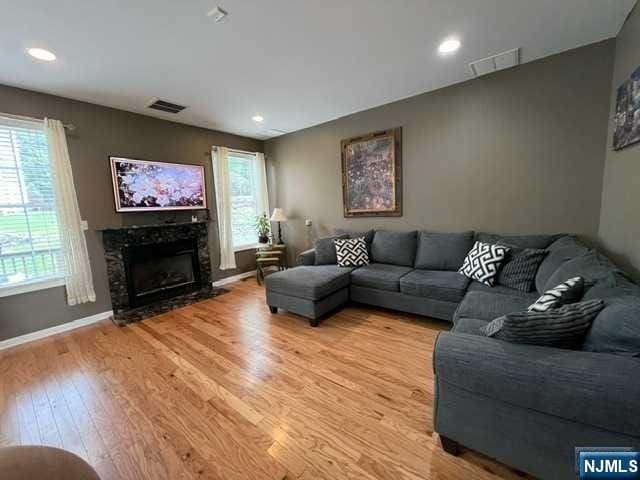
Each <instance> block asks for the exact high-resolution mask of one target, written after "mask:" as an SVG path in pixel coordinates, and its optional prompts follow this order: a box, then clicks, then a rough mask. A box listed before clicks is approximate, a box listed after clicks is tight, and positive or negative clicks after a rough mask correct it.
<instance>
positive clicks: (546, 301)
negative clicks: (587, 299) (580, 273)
mask: <svg viewBox="0 0 640 480" xmlns="http://www.w3.org/2000/svg"><path fill="white" fill-rule="evenodd" d="M583 292H584V280H583V279H582V277H574V278H570V279H569V280H567V281H566V282H562V283H561V284H560V285H558V286H557V287H553V288H552V289H551V290H547V291H546V292H544V293H543V294H542V296H541V297H540V298H538V300H536V301H535V302H534V303H532V304H531V305H530V306H529V311H530V312H546V311H547V310H551V309H552V308H558V307H561V306H562V305H565V304H567V303H575V302H577V301H579V300H580V299H581V298H582V294H583Z"/></svg>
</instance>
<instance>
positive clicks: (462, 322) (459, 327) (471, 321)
mask: <svg viewBox="0 0 640 480" xmlns="http://www.w3.org/2000/svg"><path fill="white" fill-rule="evenodd" d="M487 323H488V322H487V321H485V320H479V319H477V318H467V317H465V318H460V319H459V320H458V321H457V322H456V324H455V325H454V326H453V328H452V329H451V331H452V332H455V333H467V334H469V335H482V331H481V329H482V328H484V327H485V326H486V325H487Z"/></svg>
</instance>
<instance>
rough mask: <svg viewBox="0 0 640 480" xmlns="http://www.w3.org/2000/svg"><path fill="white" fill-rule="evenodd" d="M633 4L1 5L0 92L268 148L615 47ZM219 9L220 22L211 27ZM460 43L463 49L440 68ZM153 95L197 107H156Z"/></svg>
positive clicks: (418, 0) (368, 0)
mask: <svg viewBox="0 0 640 480" xmlns="http://www.w3.org/2000/svg"><path fill="white" fill-rule="evenodd" d="M634 3H635V0H322V1H320V0H209V1H207V0H100V1H98V0H57V1H55V2H52V1H51V0H19V1H17V0H0V12H2V13H1V15H0V83H3V84H7V85H13V86H18V87H23V88H28V89H32V90H38V91H42V92H47V93H53V94H56V95H62V96H65V97H70V98H75V99H78V100H85V101H88V102H93V103H97V104H101V105H107V106H111V107H116V108H120V109H123V110H129V111H132V112H138V113H144V114H147V115H151V116H155V117H160V118H166V119H170V120H173V121H177V122H182V123H187V124H192V125H199V126H202V127H208V128H213V129H218V130H223V131H227V132H232V133H238V134H242V135H247V136H251V137H256V138H268V137H272V136H276V135H277V134H276V133H273V132H270V131H269V129H279V130H284V131H294V130H299V129H302V128H305V127H309V126H312V125H316V124H318V123H322V122H325V121H328V120H331V119H334V118H337V117H341V116H344V115H347V114H350V113H353V112H357V111H360V110H364V109H367V108H370V107H374V106H376V105H381V104H384V103H388V102H391V101H394V100H398V99H401V98H405V97H409V96H412V95H415V94H419V93H422V92H426V91H429V90H434V89H436V88H440V87H443V86H446V85H450V84H453V83H457V82H462V81H464V80H467V79H469V78H471V73H470V70H469V67H468V63H469V62H471V61H473V60H477V59H480V58H483V57H487V56H489V55H492V54H494V53H498V52H502V51H505V50H509V49H511V48H516V47H522V61H523V62H529V61H531V60H535V59H537V58H541V57H545V56H548V55H551V54H554V53H558V52H561V51H563V50H568V49H571V48H575V47H578V46H581V45H586V44H589V43H592V42H597V41H599V40H603V39H606V38H610V37H612V36H615V35H616V34H617V33H618V31H619V30H620V27H621V26H622V23H623V21H624V19H625V17H626V16H627V14H628V13H629V11H630V10H631V8H632V6H633V4H634ZM217 4H219V5H220V6H221V7H222V8H224V9H225V10H227V11H228V12H229V15H228V17H226V18H225V19H224V20H223V21H221V22H220V23H215V22H214V21H213V20H212V19H211V18H209V17H207V16H206V13H207V12H208V11H209V10H211V9H212V8H213V7H215V6H216V5H217ZM451 35H455V36H457V37H459V38H460V40H461V41H462V48H461V49H460V51H459V52H458V53H457V54H456V55H453V56H450V57H447V58H442V57H439V56H438V54H437V53H436V50H437V47H438V44H439V43H440V42H441V41H442V40H443V39H444V38H445V37H448V36H451ZM34 46H37V47H44V48H47V49H50V50H52V51H53V52H54V53H55V54H56V55H57V56H58V60H57V61H55V62H53V63H50V64H49V63H44V62H41V61H36V60H34V59H32V58H31V57H29V56H28V55H26V54H25V50H26V49H27V48H29V47H34ZM153 97H160V98H162V99H166V100H169V101H174V102H177V103H182V104H184V105H187V106H188V107H189V108H188V109H187V110H185V111H184V112H182V113H180V114H178V115H172V114H168V113H163V112H156V111H153V110H148V109H147V108H146V105H147V104H148V103H149V101H150V100H151V99H152V98H153ZM1 110H2V106H1V105H0V111H1ZM257 113H259V114H261V115H263V116H264V118H265V121H264V122H263V123H262V124H255V123H254V122H253V121H252V120H251V117H252V116H253V115H255V114H257Z"/></svg>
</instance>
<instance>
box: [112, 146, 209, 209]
mask: <svg viewBox="0 0 640 480" xmlns="http://www.w3.org/2000/svg"><path fill="white" fill-rule="evenodd" d="M109 160H110V161H111V177H112V180H113V194H114V196H115V201H116V211H118V212H147V211H154V210H198V209H203V208H207V195H206V191H205V179H204V167H202V166H199V165H188V164H182V163H165V162H150V161H147V160H135V159H132V158H122V157H109Z"/></svg>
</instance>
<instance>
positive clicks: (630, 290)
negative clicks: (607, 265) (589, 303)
mask: <svg viewBox="0 0 640 480" xmlns="http://www.w3.org/2000/svg"><path fill="white" fill-rule="evenodd" d="M593 298H602V299H603V300H611V301H613V300H614V299H627V300H629V299H630V298H631V299H633V298H635V299H640V285H637V284H635V283H633V282H632V281H631V280H629V279H627V278H626V277H625V276H624V275H622V274H620V273H611V274H609V275H607V276H606V277H604V278H602V279H600V280H598V281H597V282H596V284H595V285H594V286H593V287H591V288H590V289H589V290H587V292H586V293H585V294H584V300H591V299H593Z"/></svg>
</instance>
